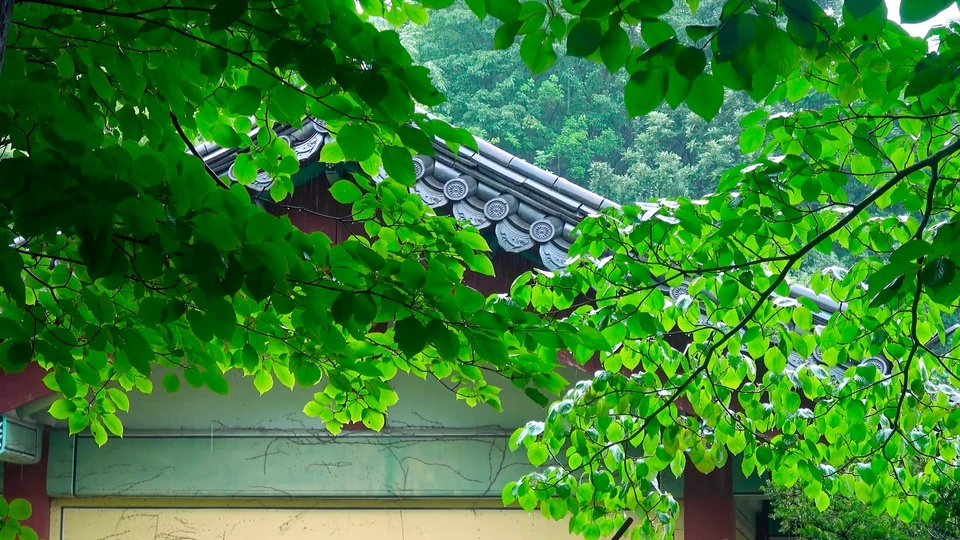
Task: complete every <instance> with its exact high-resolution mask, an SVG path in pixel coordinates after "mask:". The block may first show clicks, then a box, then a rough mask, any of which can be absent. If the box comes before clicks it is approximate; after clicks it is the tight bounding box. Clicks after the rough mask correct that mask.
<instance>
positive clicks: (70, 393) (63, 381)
mask: <svg viewBox="0 0 960 540" xmlns="http://www.w3.org/2000/svg"><path fill="white" fill-rule="evenodd" d="M55 373H56V380H57V387H58V388H59V389H60V393H62V394H63V396H64V397H65V398H67V399H71V398H73V397H74V396H76V395H77V381H76V380H75V379H74V378H73V374H72V373H70V371H68V370H67V369H65V368H63V367H60V366H57V368H56V371H55Z"/></svg>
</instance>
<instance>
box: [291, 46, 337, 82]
mask: <svg viewBox="0 0 960 540" xmlns="http://www.w3.org/2000/svg"><path fill="white" fill-rule="evenodd" d="M297 67H298V71H299V73H300V78H302V79H303V81H304V82H306V83H307V84H309V85H310V86H312V87H314V88H322V87H323V86H324V85H325V84H327V83H328V82H330V78H331V77H333V73H334V69H335V68H336V67H337V59H336V57H335V56H334V55H333V51H331V50H330V47H327V46H326V45H325V44H323V43H314V44H312V45H310V46H309V47H307V48H306V49H305V50H304V51H303V54H301V55H300V58H299V60H298V62H297Z"/></svg>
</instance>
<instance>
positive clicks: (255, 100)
mask: <svg viewBox="0 0 960 540" xmlns="http://www.w3.org/2000/svg"><path fill="white" fill-rule="evenodd" d="M261 101H263V94H262V93H261V92H260V89H259V88H257V87H256V86H251V85H244V86H241V87H240V88H237V89H236V90H235V91H234V92H233V95H231V96H230V101H229V103H228V104H227V108H228V109H229V110H230V113H231V114H236V115H238V116H253V115H254V114H256V113H257V110H259V109H260V103H261Z"/></svg>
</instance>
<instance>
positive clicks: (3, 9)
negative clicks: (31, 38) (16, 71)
mask: <svg viewBox="0 0 960 540" xmlns="http://www.w3.org/2000/svg"><path fill="white" fill-rule="evenodd" d="M14 1H15V0H0V75H3V56H4V53H5V52H6V50H7V34H8V33H9V31H10V26H11V25H12V24H13V22H12V21H13V2H14Z"/></svg>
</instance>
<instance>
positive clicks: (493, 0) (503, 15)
mask: <svg viewBox="0 0 960 540" xmlns="http://www.w3.org/2000/svg"><path fill="white" fill-rule="evenodd" d="M485 5H486V7H487V13H489V14H490V15H491V16H493V17H494V18H497V19H499V20H501V21H503V22H510V21H515V20H517V18H518V17H519V16H520V0H486V2H485Z"/></svg>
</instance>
